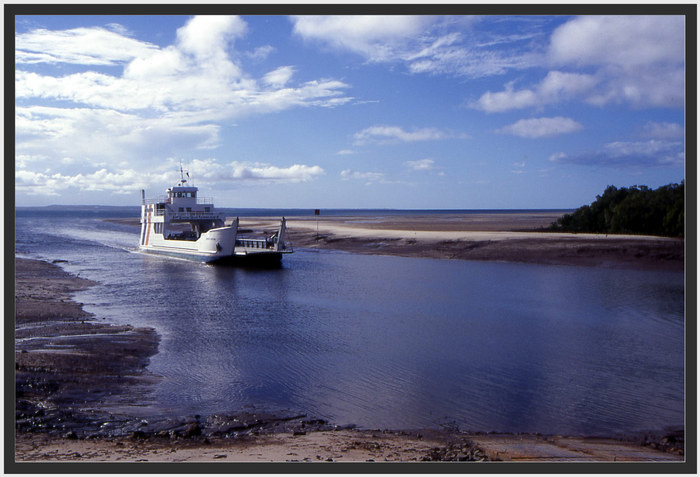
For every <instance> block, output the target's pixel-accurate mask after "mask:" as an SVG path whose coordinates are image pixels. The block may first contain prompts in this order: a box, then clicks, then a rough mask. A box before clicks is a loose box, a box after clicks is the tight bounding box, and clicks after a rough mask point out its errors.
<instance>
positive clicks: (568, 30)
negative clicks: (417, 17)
mask: <svg viewBox="0 0 700 477" xmlns="http://www.w3.org/2000/svg"><path fill="white" fill-rule="evenodd" d="M545 56H546V62H543V63H542V65H549V66H550V67H553V68H555V69H554V70H552V71H550V72H549V73H548V74H547V75H546V77H545V78H544V79H543V80H542V81H541V82H539V83H537V84H534V85H531V86H527V87H523V88H520V89H515V87H514V84H513V83H512V82H511V83H508V84H506V85H505V87H504V89H503V90H502V91H496V92H492V91H488V92H486V93H484V94H483V95H482V96H481V97H480V98H479V99H478V100H476V101H473V102H471V103H470V107H472V108H474V109H479V110H482V111H485V112H502V111H510V110H513V109H522V108H532V107H541V106H543V105H548V104H553V103H560V102H563V101H568V100H583V101H586V102H588V103H590V104H592V105H596V106H605V105H607V104H627V105H631V106H633V107H682V106H683V103H684V99H685V95H684V90H685V24H684V19H683V17H682V16H666V15H659V16H637V15H635V16H622V15H620V16H602V15H601V16H584V17H578V18H575V19H573V20H571V21H569V22H567V23H565V24H563V25H561V26H560V27H558V28H557V29H556V30H555V31H554V32H553V33H552V35H551V38H550V42H549V45H548V49H547V52H546V55H545ZM566 70H579V71H585V72H571V71H566Z"/></svg>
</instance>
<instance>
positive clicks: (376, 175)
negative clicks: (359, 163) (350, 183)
mask: <svg viewBox="0 0 700 477" xmlns="http://www.w3.org/2000/svg"><path fill="white" fill-rule="evenodd" d="M340 177H342V178H343V179H344V180H360V181H365V182H366V183H367V184H368V185H369V184H372V183H374V182H384V178H385V177H386V174H384V173H383V172H360V171H353V170H352V169H345V170H344V171H341V173H340Z"/></svg>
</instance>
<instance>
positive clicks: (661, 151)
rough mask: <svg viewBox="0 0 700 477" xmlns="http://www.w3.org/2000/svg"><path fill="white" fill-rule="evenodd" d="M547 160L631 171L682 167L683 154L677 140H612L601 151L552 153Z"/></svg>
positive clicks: (681, 146)
mask: <svg viewBox="0 0 700 477" xmlns="http://www.w3.org/2000/svg"><path fill="white" fill-rule="evenodd" d="M549 160H550V161H552V162H555V163H560V164H577V165H583V166H596V167H598V166H602V167H613V168H618V169H635V168H639V167H655V166H670V167H680V166H683V164H684V160H685V153H684V150H683V143H682V142H680V141H664V140H656V139H651V140H649V141H638V142H629V141H614V142H611V143H608V144H605V145H604V146H603V148H602V149H600V150H597V151H592V152H586V153H580V154H575V155H569V154H565V153H561V152H560V153H556V154H552V155H551V156H550V158H549Z"/></svg>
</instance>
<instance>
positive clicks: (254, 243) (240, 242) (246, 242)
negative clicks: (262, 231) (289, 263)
mask: <svg viewBox="0 0 700 477" xmlns="http://www.w3.org/2000/svg"><path fill="white" fill-rule="evenodd" d="M274 245H275V244H274V242H271V241H268V240H267V239H236V246H239V247H244V248H264V249H267V248H274Z"/></svg>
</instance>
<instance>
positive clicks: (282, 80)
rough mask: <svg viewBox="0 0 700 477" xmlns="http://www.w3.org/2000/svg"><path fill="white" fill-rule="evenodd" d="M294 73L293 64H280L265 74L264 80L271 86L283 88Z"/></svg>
mask: <svg viewBox="0 0 700 477" xmlns="http://www.w3.org/2000/svg"><path fill="white" fill-rule="evenodd" d="M293 74H294V67H293V66H280V67H279V68H277V69H275V70H273V71H270V72H269V73H267V74H266V75H265V76H263V81H264V82H265V83H267V84H269V85H271V86H274V87H277V88H281V87H283V86H284V85H286V84H287V83H288V82H289V80H290V79H291V78H292V75H293Z"/></svg>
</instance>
